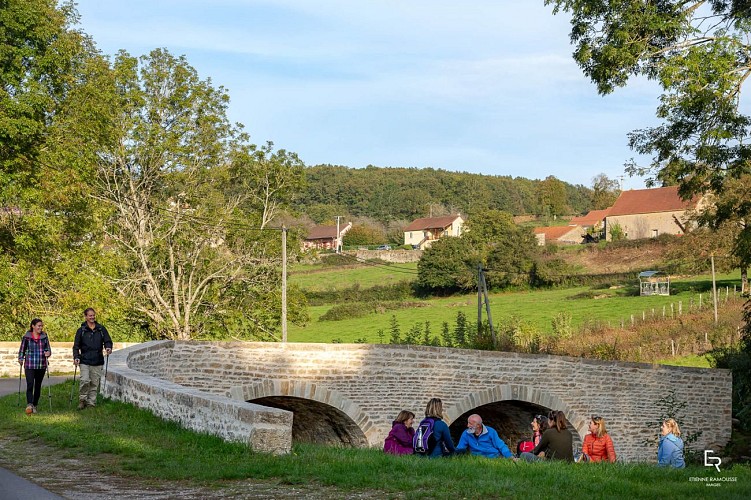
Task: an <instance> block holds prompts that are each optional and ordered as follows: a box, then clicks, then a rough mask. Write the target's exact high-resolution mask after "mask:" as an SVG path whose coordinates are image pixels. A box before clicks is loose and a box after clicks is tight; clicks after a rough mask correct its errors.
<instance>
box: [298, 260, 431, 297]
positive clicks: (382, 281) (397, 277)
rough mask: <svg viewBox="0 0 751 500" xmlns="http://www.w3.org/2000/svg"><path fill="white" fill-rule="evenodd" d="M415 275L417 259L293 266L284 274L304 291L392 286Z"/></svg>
mask: <svg viewBox="0 0 751 500" xmlns="http://www.w3.org/2000/svg"><path fill="white" fill-rule="evenodd" d="M415 278H417V262H410V263H406V264H392V265H388V266H387V265H385V264H381V265H356V266H352V267H334V268H332V267H325V266H321V265H307V266H304V265H299V266H293V267H292V268H291V269H290V271H289V273H288V276H287V280H288V282H289V283H290V285H297V286H299V287H300V288H302V289H303V290H310V291H328V290H341V289H342V288H349V287H351V286H353V285H355V284H357V285H359V286H360V287H361V288H370V287H372V286H375V285H392V284H394V283H398V282H400V281H414V280H415Z"/></svg>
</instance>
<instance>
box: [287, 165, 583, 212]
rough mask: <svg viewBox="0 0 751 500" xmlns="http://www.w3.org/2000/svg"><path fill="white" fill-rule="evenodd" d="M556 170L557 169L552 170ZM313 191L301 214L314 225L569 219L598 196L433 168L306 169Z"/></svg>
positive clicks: (561, 185) (302, 200)
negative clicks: (353, 219)
mask: <svg viewBox="0 0 751 500" xmlns="http://www.w3.org/2000/svg"><path fill="white" fill-rule="evenodd" d="M551 170H552V167H551ZM305 175H306V180H307V188H306V189H305V190H304V191H303V193H302V194H301V196H300V197H299V198H298V199H297V209H298V210H299V211H301V212H304V213H306V214H308V215H309V216H310V217H311V218H312V219H313V220H314V221H316V222H323V221H326V220H329V219H331V218H332V217H333V216H335V215H343V214H349V215H352V216H366V217H372V218H374V219H377V220H380V221H382V222H388V221H391V220H406V219H413V218H416V217H425V216H428V215H430V213H431V211H432V213H433V215H438V214H441V213H456V212H460V213H462V214H464V215H469V216H471V215H472V214H473V213H477V212H479V211H485V210H503V211H505V212H509V213H511V214H513V215H522V214H536V215H569V214H572V213H582V212H586V211H587V210H589V208H590V205H591V199H592V190H591V189H590V188H587V187H585V186H582V185H572V184H568V183H565V182H563V181H560V180H558V179H556V178H555V177H553V176H550V177H548V178H546V179H544V180H530V179H524V178H521V177H516V178H513V177H511V176H500V175H499V176H491V175H482V174H472V173H467V172H449V171H446V170H440V169H433V168H421V169H417V168H383V167H375V166H372V165H371V166H368V167H366V168H363V169H355V168H348V167H345V166H340V165H315V166H312V167H308V168H306V169H305Z"/></svg>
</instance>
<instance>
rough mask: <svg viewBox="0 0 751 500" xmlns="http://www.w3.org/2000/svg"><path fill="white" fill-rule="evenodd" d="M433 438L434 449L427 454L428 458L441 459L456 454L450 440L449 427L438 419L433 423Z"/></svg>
mask: <svg viewBox="0 0 751 500" xmlns="http://www.w3.org/2000/svg"><path fill="white" fill-rule="evenodd" d="M433 437H434V438H435V447H434V448H433V450H432V451H431V452H430V453H428V457H430V458H435V457H443V456H448V455H452V454H454V453H455V452H456V448H454V442H453V441H452V440H451V433H450V432H449V426H448V425H446V422H444V421H443V420H441V419H440V418H436V419H435V422H434V423H433Z"/></svg>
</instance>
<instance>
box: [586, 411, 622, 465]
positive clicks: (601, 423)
mask: <svg viewBox="0 0 751 500" xmlns="http://www.w3.org/2000/svg"><path fill="white" fill-rule="evenodd" d="M581 456H582V458H583V461H584V462H601V461H604V460H607V461H608V462H615V447H614V446H613V440H612V439H611V438H610V434H608V431H607V429H606V428H605V419H604V418H602V417H598V416H596V415H593V416H592V418H591V419H590V421H589V434H587V435H586V436H585V437H584V443H583V444H582V455H581Z"/></svg>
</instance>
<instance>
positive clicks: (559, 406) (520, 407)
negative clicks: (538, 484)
mask: <svg viewBox="0 0 751 500" xmlns="http://www.w3.org/2000/svg"><path fill="white" fill-rule="evenodd" d="M483 409H484V410H485V411H482V410H483ZM548 410H561V411H563V412H564V413H565V414H566V419H567V420H568V422H569V424H570V429H571V431H572V434H573V438H574V444H575V445H576V446H577V447H578V446H580V444H581V442H582V440H583V439H584V436H585V434H586V432H588V429H587V427H588V425H589V420H588V417H586V416H581V415H579V414H577V413H576V412H575V411H573V410H572V409H571V407H570V406H569V405H568V404H567V403H566V402H565V401H563V400H562V399H561V398H559V397H558V396H556V395H555V394H551V393H549V392H547V391H545V390H543V389H540V388H539V387H533V386H530V385H521V384H501V385H496V386H494V387H492V388H489V389H485V390H482V391H476V392H472V393H469V394H467V395H466V396H465V397H464V398H462V399H460V400H459V401H457V403H456V404H454V405H452V406H450V407H448V408H447V409H446V413H447V417H448V419H449V422H451V425H450V429H451V434H452V437H455V438H456V439H458V437H459V436H460V435H461V432H462V431H463V430H464V428H465V426H466V418H467V417H468V416H469V415H470V414H471V413H478V414H480V415H481V416H482V417H483V419H484V420H485V421H486V422H487V424H488V425H490V426H491V427H493V428H495V429H496V430H497V431H499V434H501V437H504V438H505V439H508V440H509V441H510V442H507V443H506V444H507V445H508V446H509V448H511V449H512V451H514V447H515V446H516V444H517V442H518V441H520V440H528V439H529V437H530V434H531V430H530V429H529V422H530V419H531V417H532V416H533V415H534V414H536V413H540V414H546V413H547V411H548ZM499 413H500V414H506V415H505V416H504V417H501V418H499V417H498V416H496V414H499Z"/></svg>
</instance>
